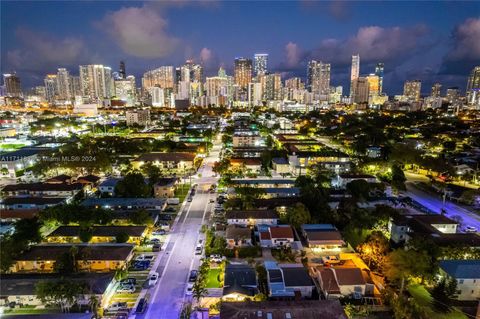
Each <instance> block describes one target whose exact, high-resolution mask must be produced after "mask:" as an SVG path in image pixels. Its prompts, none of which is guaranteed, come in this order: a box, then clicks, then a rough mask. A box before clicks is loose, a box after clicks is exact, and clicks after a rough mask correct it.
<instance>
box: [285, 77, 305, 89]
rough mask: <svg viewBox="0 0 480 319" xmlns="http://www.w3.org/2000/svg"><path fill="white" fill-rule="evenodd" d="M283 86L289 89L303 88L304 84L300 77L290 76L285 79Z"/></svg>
mask: <svg viewBox="0 0 480 319" xmlns="http://www.w3.org/2000/svg"><path fill="white" fill-rule="evenodd" d="M285 87H286V88H287V89H291V90H303V89H305V84H304V83H303V82H302V79H301V78H290V79H287V80H285Z"/></svg>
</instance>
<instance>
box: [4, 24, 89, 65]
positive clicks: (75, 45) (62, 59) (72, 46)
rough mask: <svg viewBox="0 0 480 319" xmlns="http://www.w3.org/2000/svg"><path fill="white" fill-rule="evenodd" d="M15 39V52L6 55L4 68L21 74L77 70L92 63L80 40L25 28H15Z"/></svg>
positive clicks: (13, 50)
mask: <svg viewBox="0 0 480 319" xmlns="http://www.w3.org/2000/svg"><path fill="white" fill-rule="evenodd" d="M15 37H16V38H17V40H18V41H19V43H20V47H19V48H15V49H12V50H10V51H8V52H7V62H8V66H9V67H10V68H12V69H15V70H19V71H25V72H39V71H43V72H48V71H53V70H55V69H56V68H57V67H61V66H64V67H69V66H70V67H72V66H76V67H78V64H79V63H85V62H89V61H91V59H93V55H92V54H91V53H90V52H89V50H88V49H87V46H86V45H85V43H84V41H83V39H81V38H77V37H65V38H55V37H52V36H50V35H48V34H46V33H40V32H35V31H33V30H30V29H28V28H18V29H17V30H16V32H15Z"/></svg>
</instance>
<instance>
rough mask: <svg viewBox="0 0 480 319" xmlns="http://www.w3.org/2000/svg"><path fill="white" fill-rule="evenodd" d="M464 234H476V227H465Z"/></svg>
mask: <svg viewBox="0 0 480 319" xmlns="http://www.w3.org/2000/svg"><path fill="white" fill-rule="evenodd" d="M465 232H466V233H476V232H477V227H475V226H466V227H465Z"/></svg>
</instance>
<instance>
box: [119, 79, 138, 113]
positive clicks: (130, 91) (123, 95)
mask: <svg viewBox="0 0 480 319" xmlns="http://www.w3.org/2000/svg"><path fill="white" fill-rule="evenodd" d="M114 83H115V96H116V97H117V98H118V99H120V100H122V101H123V102H125V105H126V106H133V105H135V93H136V92H135V90H136V87H135V77H134V76H133V75H129V76H127V77H126V78H124V79H118V80H115V82H114Z"/></svg>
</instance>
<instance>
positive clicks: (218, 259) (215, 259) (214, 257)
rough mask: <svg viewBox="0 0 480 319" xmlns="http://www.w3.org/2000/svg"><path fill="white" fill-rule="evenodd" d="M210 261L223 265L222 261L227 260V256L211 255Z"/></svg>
mask: <svg viewBox="0 0 480 319" xmlns="http://www.w3.org/2000/svg"><path fill="white" fill-rule="evenodd" d="M210 260H211V261H213V262H214V263H221V262H222V261H224V260H225V256H220V255H210Z"/></svg>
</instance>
